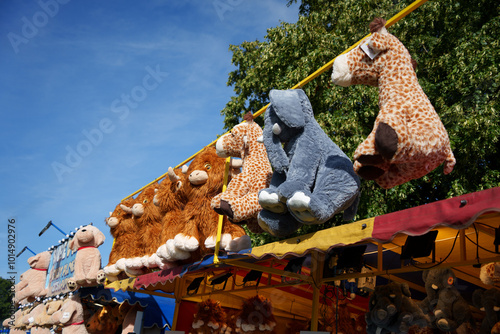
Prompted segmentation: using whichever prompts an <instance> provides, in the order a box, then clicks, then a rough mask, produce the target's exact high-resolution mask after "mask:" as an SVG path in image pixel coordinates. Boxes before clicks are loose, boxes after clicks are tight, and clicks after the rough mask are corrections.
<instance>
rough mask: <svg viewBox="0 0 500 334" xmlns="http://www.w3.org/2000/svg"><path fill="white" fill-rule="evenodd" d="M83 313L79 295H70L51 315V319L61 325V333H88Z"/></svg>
mask: <svg viewBox="0 0 500 334" xmlns="http://www.w3.org/2000/svg"><path fill="white" fill-rule="evenodd" d="M83 315H84V312H83V306H82V303H81V300H80V297H79V296H78V295H72V296H70V297H69V298H67V299H66V300H65V301H64V303H63V305H62V306H61V309H60V310H59V311H57V312H55V313H54V314H53V315H52V321H53V322H54V324H57V325H60V326H62V327H63V329H62V334H88V332H87V329H86V328H85V323H84V317H83Z"/></svg>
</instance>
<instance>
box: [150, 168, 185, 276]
mask: <svg viewBox="0 0 500 334" xmlns="http://www.w3.org/2000/svg"><path fill="white" fill-rule="evenodd" d="M187 169H188V167H187V166H183V168H182V169H179V168H177V169H173V168H172V167H169V169H168V176H167V177H166V178H165V179H164V180H163V181H162V182H161V183H160V186H159V188H158V192H157V193H156V195H155V197H154V203H155V205H157V206H158V208H159V210H160V214H161V215H162V216H163V218H162V226H163V228H162V231H161V233H160V236H159V238H158V240H159V241H160V247H159V248H158V249H157V252H156V261H157V265H158V267H159V268H161V269H165V268H168V267H171V266H174V261H175V260H177V259H174V258H172V257H170V253H169V252H168V251H167V250H166V249H167V247H169V248H171V249H174V247H175V246H173V242H174V238H175V235H176V234H177V232H178V227H176V226H177V225H178V224H179V220H180V216H181V212H182V210H184V207H185V205H186V203H187V200H188V199H187V197H186V193H185V187H183V185H184V184H185V182H186V181H187V176H186V173H187ZM167 244H168V246H167ZM185 255H186V258H188V257H189V254H188V253H186V254H185Z"/></svg>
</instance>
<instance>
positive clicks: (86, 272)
mask: <svg viewBox="0 0 500 334" xmlns="http://www.w3.org/2000/svg"><path fill="white" fill-rule="evenodd" d="M105 239H106V238H105V237H104V234H103V233H102V232H101V231H99V229H98V228H97V227H95V226H92V225H87V226H84V227H82V228H80V229H79V230H78V231H77V232H76V233H75V236H74V237H73V239H71V241H70V242H69V248H70V249H71V250H73V251H76V257H75V271H74V273H73V277H72V278H70V279H68V288H69V289H70V290H73V291H74V290H76V289H78V288H80V287H82V286H92V285H97V284H98V281H99V282H102V281H104V278H105V276H104V272H103V271H102V270H101V253H100V252H99V250H98V249H97V247H99V246H100V245H102V244H103V243H104V240H105Z"/></svg>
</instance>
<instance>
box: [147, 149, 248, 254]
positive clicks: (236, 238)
mask: <svg viewBox="0 0 500 334" xmlns="http://www.w3.org/2000/svg"><path fill="white" fill-rule="evenodd" d="M224 169H225V161H224V159H222V158H219V157H218V156H217V154H216V153H215V148H214V147H206V148H205V149H204V150H203V151H202V152H201V153H199V154H198V155H197V156H196V157H195V158H194V160H193V161H192V162H191V164H190V165H189V168H188V171H187V175H188V177H187V181H186V182H185V183H184V184H183V185H182V187H183V190H182V191H183V192H184V193H185V194H186V197H187V198H188V201H187V203H186V205H185V207H184V209H183V210H182V211H181V213H180V215H179V220H178V222H177V224H176V225H175V226H172V230H171V231H173V232H174V235H175V237H174V238H173V239H169V240H168V241H167V242H166V243H165V245H164V246H161V247H160V248H159V249H158V251H157V254H158V255H159V256H160V257H163V258H165V259H167V260H168V261H176V260H184V261H186V262H193V261H196V260H198V259H200V258H201V257H202V256H204V255H205V254H207V249H213V248H214V247H215V240H216V235H217V224H218V219H219V215H218V214H217V213H216V212H215V211H213V210H212V209H211V208H210V202H211V201H212V198H213V197H214V196H215V195H217V194H219V193H220V192H222V181H223V177H224ZM249 247H250V238H249V237H248V236H247V235H246V234H245V231H244V230H243V228H242V227H240V226H238V225H235V224H232V223H231V222H229V221H228V220H227V219H224V223H223V227H222V238H221V249H225V250H227V251H237V250H240V249H245V248H249ZM159 253H160V254H159ZM162 253H163V254H162Z"/></svg>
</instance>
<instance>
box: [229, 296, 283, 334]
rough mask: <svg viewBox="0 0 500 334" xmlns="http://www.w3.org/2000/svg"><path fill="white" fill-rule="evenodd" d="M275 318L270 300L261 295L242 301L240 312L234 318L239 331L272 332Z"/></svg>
mask: <svg viewBox="0 0 500 334" xmlns="http://www.w3.org/2000/svg"><path fill="white" fill-rule="evenodd" d="M275 327H276V319H275V318H274V315H273V309H272V306H271V302H270V301H269V300H267V299H266V298H265V297H263V296H259V295H257V296H254V297H251V298H248V299H247V300H245V301H244V302H243V305H242V307H241V313H240V315H239V316H238V318H237V320H236V328H237V330H239V331H240V333H245V334H257V333H274V328H275Z"/></svg>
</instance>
